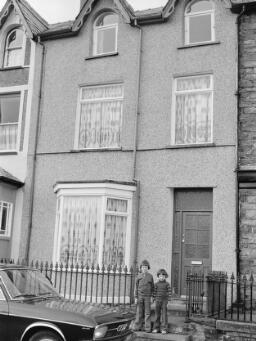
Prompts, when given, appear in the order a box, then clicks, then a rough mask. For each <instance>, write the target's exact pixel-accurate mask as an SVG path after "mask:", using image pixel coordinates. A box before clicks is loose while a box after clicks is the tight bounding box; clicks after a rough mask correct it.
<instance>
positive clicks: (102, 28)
mask: <svg viewBox="0 0 256 341" xmlns="http://www.w3.org/2000/svg"><path fill="white" fill-rule="evenodd" d="M108 14H109V15H117V14H116V13H115V12H104V13H101V14H100V15H99V16H97V18H96V19H95V21H94V24H93V55H94V56H101V55H108V54H112V53H117V39H118V23H115V24H109V25H104V26H96V23H97V21H98V20H99V18H100V17H101V16H105V15H108ZM110 28H115V49H114V50H113V51H109V52H102V53H98V52H97V47H98V33H99V32H100V31H105V30H107V29H110Z"/></svg>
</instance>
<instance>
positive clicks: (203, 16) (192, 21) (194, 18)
mask: <svg viewBox="0 0 256 341" xmlns="http://www.w3.org/2000/svg"><path fill="white" fill-rule="evenodd" d="M214 40H215V34H214V6H213V3H212V1H209V0H204V1H192V2H190V3H189V4H188V6H187V7H186V10H185V44H197V43H206V42H211V41H214Z"/></svg>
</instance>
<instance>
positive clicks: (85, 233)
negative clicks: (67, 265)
mask: <svg viewBox="0 0 256 341" xmlns="http://www.w3.org/2000/svg"><path fill="white" fill-rule="evenodd" d="M100 213H101V198H99V197H85V196H82V197H72V196H70V197H64V198H63V209H62V217H61V240H60V261H64V262H66V261H69V262H73V263H76V262H79V263H80V262H82V261H83V262H88V263H90V264H92V263H94V264H97V263H98V252H99V234H100Z"/></svg>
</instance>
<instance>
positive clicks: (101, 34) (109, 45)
mask: <svg viewBox="0 0 256 341" xmlns="http://www.w3.org/2000/svg"><path fill="white" fill-rule="evenodd" d="M115 50H116V27H110V28H105V29H102V30H99V31H98V32H97V54H100V53H109V52H115Z"/></svg>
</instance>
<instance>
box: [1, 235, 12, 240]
mask: <svg viewBox="0 0 256 341" xmlns="http://www.w3.org/2000/svg"><path fill="white" fill-rule="evenodd" d="M10 239H11V237H10V236H3V235H0V240H7V241H8V240H10Z"/></svg>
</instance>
